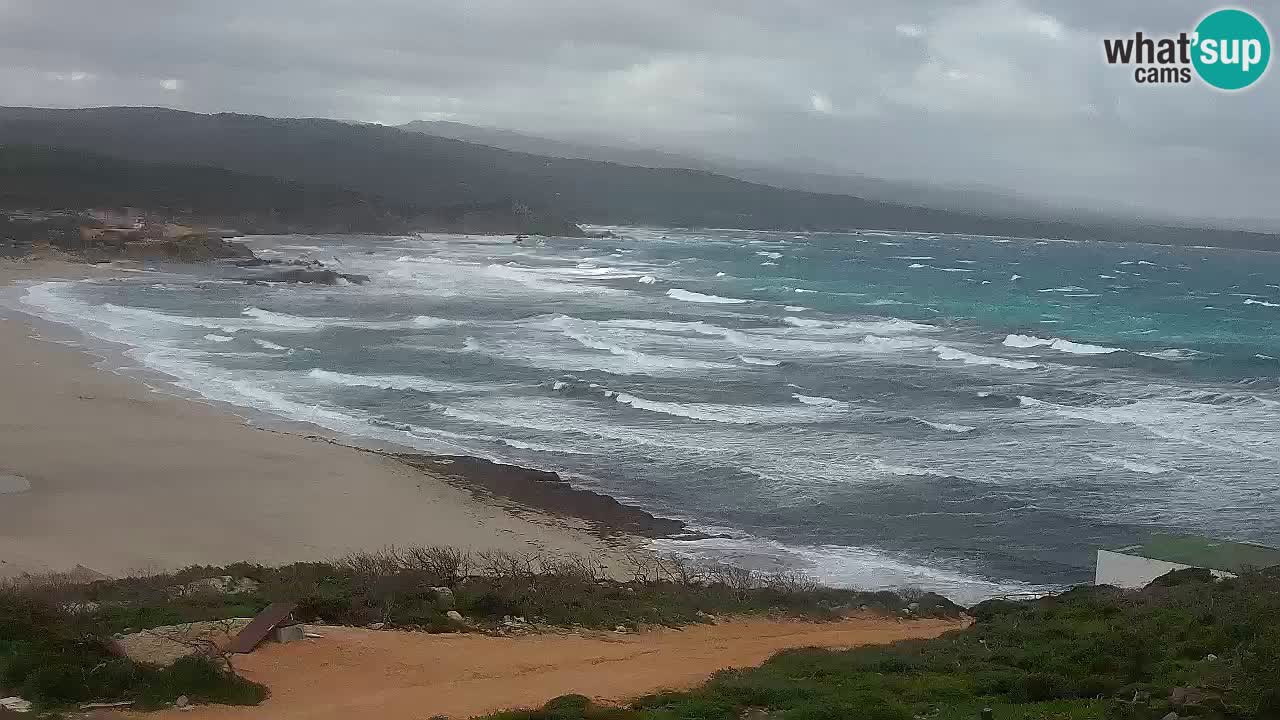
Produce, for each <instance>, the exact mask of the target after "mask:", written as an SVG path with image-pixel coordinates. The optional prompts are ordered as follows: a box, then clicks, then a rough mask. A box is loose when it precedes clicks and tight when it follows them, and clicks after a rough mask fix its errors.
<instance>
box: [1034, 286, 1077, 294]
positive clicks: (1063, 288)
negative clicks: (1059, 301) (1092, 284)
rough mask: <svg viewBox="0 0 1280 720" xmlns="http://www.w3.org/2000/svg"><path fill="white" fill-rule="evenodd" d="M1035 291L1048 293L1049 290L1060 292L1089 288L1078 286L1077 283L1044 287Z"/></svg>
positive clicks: (1072, 291)
mask: <svg viewBox="0 0 1280 720" xmlns="http://www.w3.org/2000/svg"><path fill="white" fill-rule="evenodd" d="M1037 292H1042V293H1050V292H1060V293H1074V292H1089V288H1082V287H1080V286H1079V285H1065V286H1063V287H1055V288H1045V289H1043V290H1039V291H1037Z"/></svg>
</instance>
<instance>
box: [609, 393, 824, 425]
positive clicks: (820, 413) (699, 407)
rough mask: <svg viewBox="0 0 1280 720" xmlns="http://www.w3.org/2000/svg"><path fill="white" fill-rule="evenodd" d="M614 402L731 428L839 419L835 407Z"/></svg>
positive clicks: (620, 398)
mask: <svg viewBox="0 0 1280 720" xmlns="http://www.w3.org/2000/svg"><path fill="white" fill-rule="evenodd" d="M613 399H614V401H615V402H617V403H618V404H620V405H626V406H628V407H632V408H635V409H637V410H645V411H647V412H653V413H660V414H663V415H670V416H673V417H680V418H687V419H689V420H699V421H703V422H716V423H728V424H732V425H754V424H770V425H786V424H792V423H805V422H821V421H823V420H826V419H833V418H835V417H839V415H840V413H838V412H834V411H835V410H836V408H834V407H828V408H805V409H798V408H788V407H785V406H776V405H722V404H717V403H678V402H667V401H662V400H651V399H648V398H644V397H640V396H637V395H632V394H631V393H623V392H620V393H617V394H616V395H615V396H614V398H613Z"/></svg>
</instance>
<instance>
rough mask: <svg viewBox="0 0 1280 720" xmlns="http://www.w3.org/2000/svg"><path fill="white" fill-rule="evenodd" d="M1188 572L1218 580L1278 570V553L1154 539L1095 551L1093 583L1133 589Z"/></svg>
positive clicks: (1192, 539) (1245, 546) (1162, 537)
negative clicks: (1248, 572)
mask: <svg viewBox="0 0 1280 720" xmlns="http://www.w3.org/2000/svg"><path fill="white" fill-rule="evenodd" d="M1188 568H1204V569H1206V570H1209V571H1210V572H1212V573H1213V574H1214V575H1215V576H1216V577H1220V578H1221V577H1236V576H1237V575H1239V574H1240V573H1242V572H1244V571H1246V570H1268V569H1272V568H1277V569H1280V550H1277V549H1275V548H1269V547H1266V546H1264V545H1254V544H1252V543H1238V542H1227V541H1224V540H1210V539H1208V538H1202V537H1194V536H1190V535H1155V536H1153V537H1152V538H1151V539H1150V540H1149V541H1147V542H1145V543H1143V544H1141V545H1131V546H1129V547H1123V548H1118V549H1116V550H1099V551H1098V567H1097V572H1096V574H1095V576H1094V582H1095V584H1097V585H1114V586H1116V587H1120V588H1125V589H1137V588H1142V587H1146V585H1147V584H1148V583H1150V582H1151V581H1152V580H1155V579H1156V578H1158V577H1160V576H1161V575H1164V574H1165V573H1168V572H1171V571H1173V570H1186V569H1188Z"/></svg>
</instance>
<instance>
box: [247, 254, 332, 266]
mask: <svg viewBox="0 0 1280 720" xmlns="http://www.w3.org/2000/svg"><path fill="white" fill-rule="evenodd" d="M264 265H293V266H297V267H306V268H322V267H324V263H322V262H320V261H319V260H276V259H272V258H261V257H257V256H254V257H252V258H249V259H248V260H240V261H238V262H236V263H235V266H236V267H244V268H251V267H263V266H264Z"/></svg>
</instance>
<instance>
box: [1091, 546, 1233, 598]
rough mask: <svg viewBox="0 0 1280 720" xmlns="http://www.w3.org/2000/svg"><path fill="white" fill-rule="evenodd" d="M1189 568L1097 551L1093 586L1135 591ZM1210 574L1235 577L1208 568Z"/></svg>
mask: <svg viewBox="0 0 1280 720" xmlns="http://www.w3.org/2000/svg"><path fill="white" fill-rule="evenodd" d="M1191 567H1194V566H1193V565H1183V564H1182V563H1175V562H1169V561H1168V560H1153V559H1151V558H1145V557H1139V556H1137V555H1125V554H1124V553H1121V552H1116V551H1114V550H1099V551H1098V568H1097V570H1096V572H1095V573H1094V579H1093V584H1094V585H1114V586H1116V587H1118V588H1124V589H1125V590H1137V589H1139V588H1144V587H1146V586H1147V585H1149V584H1150V583H1151V581H1152V580H1155V579H1156V578H1158V577H1160V576H1161V575H1164V574H1166V573H1170V572H1173V571H1174V570H1186V569H1188V568H1191ZM1210 572H1212V573H1213V574H1214V576H1216V577H1235V575H1233V574H1231V573H1229V572H1225V571H1222V570H1213V569H1212V568H1210Z"/></svg>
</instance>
